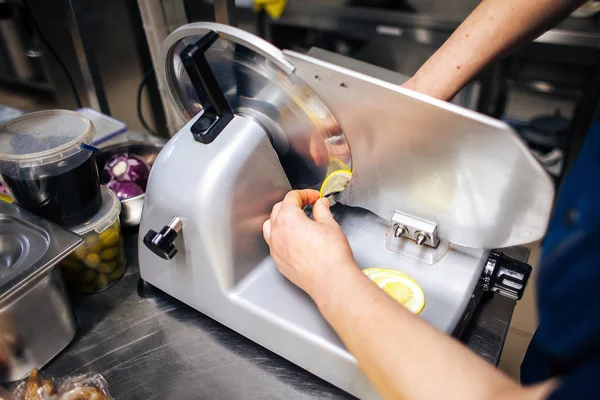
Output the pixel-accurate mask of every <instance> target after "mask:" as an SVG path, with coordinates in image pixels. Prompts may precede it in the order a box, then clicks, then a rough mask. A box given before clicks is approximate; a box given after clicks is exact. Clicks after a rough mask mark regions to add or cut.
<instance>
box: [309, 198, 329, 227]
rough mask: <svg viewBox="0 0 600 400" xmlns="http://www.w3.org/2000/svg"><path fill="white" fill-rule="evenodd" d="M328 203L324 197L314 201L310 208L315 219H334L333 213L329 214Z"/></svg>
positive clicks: (324, 220) (323, 220) (320, 220)
mask: <svg viewBox="0 0 600 400" xmlns="http://www.w3.org/2000/svg"><path fill="white" fill-rule="evenodd" d="M330 205H331V204H330V203H329V199H327V198H325V197H323V198H321V199H319V200H317V201H316V203H315V205H314V206H313V209H312V213H313V217H314V219H315V221H317V222H326V223H327V222H332V221H334V219H333V215H331V211H330V210H329V206H330Z"/></svg>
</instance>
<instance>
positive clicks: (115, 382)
mask: <svg viewBox="0 0 600 400" xmlns="http://www.w3.org/2000/svg"><path fill="white" fill-rule="evenodd" d="M137 244H138V242H137V235H125V246H126V251H127V261H128V266H127V273H126V275H125V276H124V277H123V278H122V279H121V280H120V281H119V282H118V283H117V284H116V285H115V286H113V287H112V288H110V289H109V290H106V291H104V292H102V293H98V294H95V295H93V296H86V297H83V298H81V299H80V301H79V302H78V306H77V308H76V309H75V315H76V317H77V321H78V325H79V335H78V338H77V340H75V341H74V342H73V343H72V344H71V345H70V346H69V347H68V348H67V349H66V350H65V351H63V352H62V353H61V354H59V355H58V357H56V358H55V359H54V360H53V361H51V362H50V363H49V364H48V365H47V366H46V367H45V368H44V370H43V371H42V372H43V373H45V374H48V375H51V376H57V377H62V376H68V375H74V374H80V373H86V372H96V373H100V374H102V375H103V376H104V377H105V378H106V380H107V381H108V384H109V390H110V393H111V395H112V396H113V397H114V398H115V399H145V400H151V399H178V400H196V399H211V400H238V399H248V398H251V399H273V400H280V399H281V400H307V399H331V400H333V399H353V398H354V397H352V396H350V395H348V394H347V393H344V392H343V391H341V390H340V389H337V388H335V387H333V386H332V385H330V384H329V383H327V382H325V381H323V380H322V379H319V378H318V377H316V376H315V375H313V374H311V373H310V372H309V371H307V370H305V369H304V368H301V367H299V366H297V365H294V364H293V363H291V362H289V361H287V360H285V359H283V358H282V357H280V356H278V355H276V354H275V353H273V352H271V351H269V350H267V349H265V348H263V347H262V346H260V345H258V344H256V343H255V342H253V341H251V340H250V339H248V338H246V337H244V336H242V335H240V334H238V333H236V332H234V331H233V330H231V329H229V328H227V327H225V326H223V325H221V324H220V323H218V322H216V321H214V320H213V319H211V318H210V317H208V316H206V315H204V314H202V313H200V312H198V311H196V310H194V309H193V308H192V307H189V306H187V305H185V304H183V303H182V302H180V301H178V300H176V299H175V298H173V297H171V296H169V295H168V294H165V293H164V292H162V291H160V290H157V289H155V288H153V287H152V286H151V285H149V284H145V283H144V282H143V281H141V280H140V274H139V270H138V259H137ZM518 250H524V251H521V252H518V253H517V254H515V253H514V252H507V251H506V250H503V251H504V252H505V253H506V254H508V255H510V256H512V257H517V258H519V260H521V261H527V254H528V251H527V249H526V248H520V249H518ZM514 305H515V302H514V301H511V300H509V299H507V298H505V297H502V296H498V295H496V296H493V297H491V299H489V300H487V301H485V302H483V304H481V305H480V306H479V307H478V308H477V311H476V312H475V314H474V315H473V317H472V318H471V319H470V324H469V325H468V326H467V329H466V331H465V334H464V335H463V336H462V337H461V338H460V340H461V342H462V343H463V344H464V345H465V346H468V348H470V349H471V350H472V351H474V352H475V353H476V354H478V355H479V356H480V357H482V358H483V359H485V360H487V361H488V362H490V363H491V364H492V365H497V363H498V361H499V359H500V354H501V352H502V348H503V343H504V340H505V338H506V334H507V331H508V326H509V323H510V319H511V315H512V312H513V308H514Z"/></svg>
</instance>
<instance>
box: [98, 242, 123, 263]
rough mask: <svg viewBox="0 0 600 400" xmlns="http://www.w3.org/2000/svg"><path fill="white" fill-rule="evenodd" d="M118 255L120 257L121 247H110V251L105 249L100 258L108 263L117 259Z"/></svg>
mask: <svg viewBox="0 0 600 400" xmlns="http://www.w3.org/2000/svg"><path fill="white" fill-rule="evenodd" d="M118 255H119V247H118V246H114V247H109V248H108V249H104V250H103V251H102V253H101V254H100V257H102V260H104V261H107V260H112V259H113V258H115V257H116V256H118Z"/></svg>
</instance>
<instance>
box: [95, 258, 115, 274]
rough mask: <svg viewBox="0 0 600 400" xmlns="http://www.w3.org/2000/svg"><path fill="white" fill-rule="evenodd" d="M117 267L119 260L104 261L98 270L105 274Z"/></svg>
mask: <svg viewBox="0 0 600 400" xmlns="http://www.w3.org/2000/svg"><path fill="white" fill-rule="evenodd" d="M115 268H117V260H110V261H102V262H101V263H100V266H99V267H98V271H100V272H102V273H103V274H110V273H111V272H113V271H114V270H115Z"/></svg>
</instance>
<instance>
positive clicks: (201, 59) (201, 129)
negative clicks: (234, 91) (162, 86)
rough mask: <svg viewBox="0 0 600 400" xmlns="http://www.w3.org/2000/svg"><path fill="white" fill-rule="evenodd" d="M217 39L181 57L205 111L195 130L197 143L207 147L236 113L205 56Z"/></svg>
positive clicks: (203, 41) (211, 35)
mask: <svg viewBox="0 0 600 400" xmlns="http://www.w3.org/2000/svg"><path fill="white" fill-rule="evenodd" d="M217 39H219V34H218V33H217V32H215V31H210V32H208V33H207V34H206V35H204V36H203V37H202V38H201V39H200V40H198V41H197V42H196V43H193V44H190V45H188V46H187V47H186V48H185V49H183V51H182V52H181V54H180V55H179V56H180V58H181V62H182V63H183V66H184V67H185V70H186V71H187V73H188V75H189V77H190V81H191V82H192V85H193V86H194V89H195V90H196V93H197V94H198V98H199V99H200V102H201V103H202V108H203V109H204V110H203V113H202V116H201V117H200V118H199V119H198V120H197V121H196V123H195V124H194V125H193V126H192V129H191V130H192V134H193V135H194V139H196V141H198V142H201V143H204V144H208V143H210V142H212V141H213V140H215V139H216V138H217V136H219V134H220V133H221V131H222V130H223V129H224V128H225V126H227V124H228V123H229V122H230V121H231V120H232V119H233V111H232V110H231V108H230V107H229V104H228V103H227V99H226V98H225V95H224V94H223V92H222V91H221V88H220V87H219V83H218V82H217V79H216V78H215V75H214V74H213V72H212V70H211V68H210V64H209V63H208V60H207V59H206V56H205V55H204V53H205V52H206V51H207V50H208V49H209V48H210V46H212V45H213V44H214V43H215V42H216V41H217Z"/></svg>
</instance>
